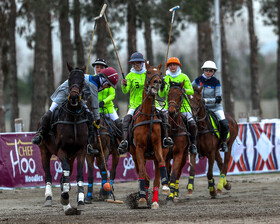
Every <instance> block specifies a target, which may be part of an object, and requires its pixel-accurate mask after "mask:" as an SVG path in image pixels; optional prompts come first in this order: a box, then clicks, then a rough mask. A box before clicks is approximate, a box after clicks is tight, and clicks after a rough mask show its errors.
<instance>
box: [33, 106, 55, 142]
mask: <svg viewBox="0 0 280 224" xmlns="http://www.w3.org/2000/svg"><path fill="white" fill-rule="evenodd" d="M51 115H52V112H51V111H50V110H48V111H47V112H46V113H45V114H44V115H43V117H42V118H41V122H40V123H41V127H40V128H39V129H38V131H37V132H36V135H35V136H34V137H33V139H32V143H33V144H35V145H41V143H42V141H43V139H44V138H45V137H46V136H47V134H48V132H49V130H50V121H51Z"/></svg>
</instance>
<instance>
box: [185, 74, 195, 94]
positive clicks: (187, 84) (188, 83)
mask: <svg viewBox="0 0 280 224" xmlns="http://www.w3.org/2000/svg"><path fill="white" fill-rule="evenodd" d="M184 89H185V90H186V94H187V95H193V93H194V91H193V87H192V83H191V81H190V79H189V77H188V76H187V75H186V77H185V84H184Z"/></svg>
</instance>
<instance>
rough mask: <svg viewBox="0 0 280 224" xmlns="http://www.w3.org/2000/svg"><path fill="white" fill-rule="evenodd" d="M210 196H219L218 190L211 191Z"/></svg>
mask: <svg viewBox="0 0 280 224" xmlns="http://www.w3.org/2000/svg"><path fill="white" fill-rule="evenodd" d="M210 196H211V198H212V199H215V198H216V196H217V191H216V190H214V191H210Z"/></svg>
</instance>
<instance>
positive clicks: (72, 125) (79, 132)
mask: <svg viewBox="0 0 280 224" xmlns="http://www.w3.org/2000/svg"><path fill="white" fill-rule="evenodd" d="M67 67H68V70H69V72H70V73H69V77H68V83H69V96H68V99H67V100H66V101H65V103H64V104H63V105H62V106H61V107H60V109H59V114H58V121H57V122H56V123H54V124H53V126H54V134H53V135H48V136H47V137H46V138H44V140H43V142H42V144H41V145H40V146H39V147H40V151H41V159H42V165H43V169H44V172H45V183H46V188H45V199H46V201H45V206H51V205H52V188H51V184H52V175H51V172H50V159H51V156H52V155H56V156H57V157H58V158H59V159H60V161H61V163H62V169H63V175H62V177H61V179H60V183H61V184H60V185H61V198H60V202H61V204H62V205H63V209H64V212H65V214H66V215H69V214H73V213H74V214H76V212H77V211H78V212H77V214H78V213H79V212H81V211H82V210H84V187H83V165H84V162H85V156H86V146H87V139H88V125H87V122H88V119H87V117H86V114H85V108H84V107H83V106H82V104H81V92H82V89H83V86H84V69H79V68H75V69H73V68H72V67H71V66H70V65H69V64H67ZM54 113H55V112H54ZM75 159H77V187H78V191H77V208H72V206H71V205H70V202H69V191H70V189H71V186H70V176H71V174H72V171H73V163H74V160H75Z"/></svg>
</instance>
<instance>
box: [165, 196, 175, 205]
mask: <svg viewBox="0 0 280 224" xmlns="http://www.w3.org/2000/svg"><path fill="white" fill-rule="evenodd" d="M166 205H167V206H173V205H174V199H173V198H167V201H166Z"/></svg>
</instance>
